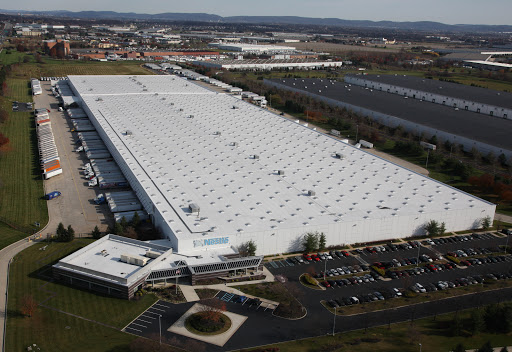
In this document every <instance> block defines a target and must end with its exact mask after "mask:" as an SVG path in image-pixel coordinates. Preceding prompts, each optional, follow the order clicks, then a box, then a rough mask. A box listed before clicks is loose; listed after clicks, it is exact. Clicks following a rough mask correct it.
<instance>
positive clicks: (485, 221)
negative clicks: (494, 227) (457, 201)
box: [480, 215, 492, 230]
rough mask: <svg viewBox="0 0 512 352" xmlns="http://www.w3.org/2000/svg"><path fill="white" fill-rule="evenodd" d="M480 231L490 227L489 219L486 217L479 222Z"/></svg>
mask: <svg viewBox="0 0 512 352" xmlns="http://www.w3.org/2000/svg"><path fill="white" fill-rule="evenodd" d="M480 223H481V225H482V229H484V230H487V229H488V228H489V227H491V223H492V221H491V217H490V216H489V215H487V216H486V217H485V218H483V219H482V220H481V222H480Z"/></svg>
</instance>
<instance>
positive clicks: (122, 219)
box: [119, 216, 128, 231]
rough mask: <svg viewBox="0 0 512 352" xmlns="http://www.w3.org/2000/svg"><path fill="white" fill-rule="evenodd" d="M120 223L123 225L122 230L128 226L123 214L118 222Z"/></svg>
mask: <svg viewBox="0 0 512 352" xmlns="http://www.w3.org/2000/svg"><path fill="white" fill-rule="evenodd" d="M119 223H120V224H121V226H122V227H123V231H124V229H126V227H127V226H128V221H126V218H125V217H124V216H123V217H121V221H120V222H119Z"/></svg>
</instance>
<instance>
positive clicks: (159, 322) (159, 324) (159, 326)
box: [158, 314, 162, 344]
mask: <svg viewBox="0 0 512 352" xmlns="http://www.w3.org/2000/svg"><path fill="white" fill-rule="evenodd" d="M161 318H162V314H159V315H158V328H159V330H160V344H162V320H161Z"/></svg>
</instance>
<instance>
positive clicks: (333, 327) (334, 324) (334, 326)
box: [332, 307, 336, 336]
mask: <svg viewBox="0 0 512 352" xmlns="http://www.w3.org/2000/svg"><path fill="white" fill-rule="evenodd" d="M335 328H336V307H334V323H333V324H332V336H334V329H335Z"/></svg>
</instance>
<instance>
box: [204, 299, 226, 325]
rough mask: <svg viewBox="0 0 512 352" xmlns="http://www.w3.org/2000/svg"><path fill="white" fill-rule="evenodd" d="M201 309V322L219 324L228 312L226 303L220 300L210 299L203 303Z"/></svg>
mask: <svg viewBox="0 0 512 352" xmlns="http://www.w3.org/2000/svg"><path fill="white" fill-rule="evenodd" d="M201 303H202V304H201V306H200V309H199V312H198V313H200V315H201V320H205V321H212V322H218V321H219V320H220V318H221V316H222V314H223V313H224V312H225V311H226V303H225V302H224V301H221V300H220V299H216V298H210V299H206V300H203V301H201Z"/></svg>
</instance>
